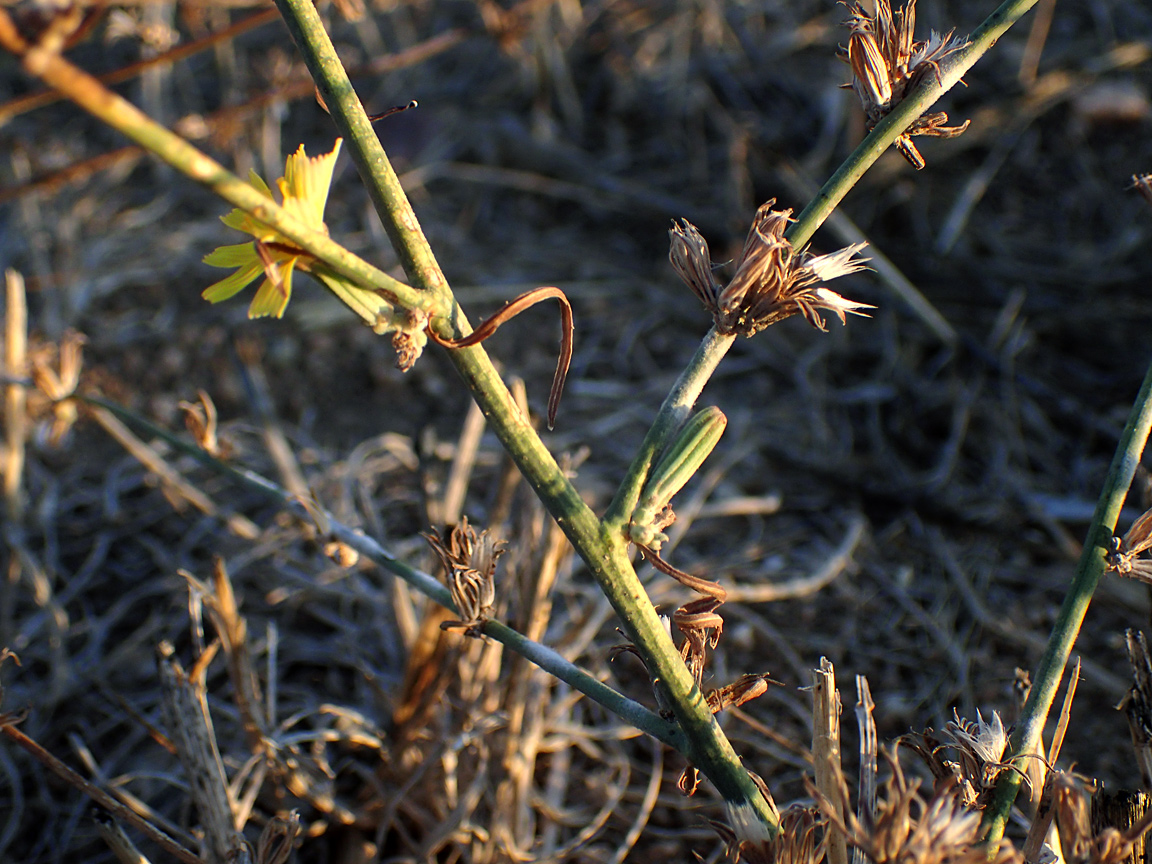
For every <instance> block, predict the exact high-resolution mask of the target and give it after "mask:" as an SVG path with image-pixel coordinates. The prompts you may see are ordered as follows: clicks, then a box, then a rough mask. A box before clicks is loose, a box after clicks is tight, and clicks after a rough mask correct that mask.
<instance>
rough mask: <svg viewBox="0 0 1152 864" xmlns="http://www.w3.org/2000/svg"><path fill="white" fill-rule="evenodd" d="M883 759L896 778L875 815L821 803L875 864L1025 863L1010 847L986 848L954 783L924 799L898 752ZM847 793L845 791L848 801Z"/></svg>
mask: <svg viewBox="0 0 1152 864" xmlns="http://www.w3.org/2000/svg"><path fill="white" fill-rule="evenodd" d="M884 759H885V761H886V762H887V763H888V765H889V768H890V769H891V775H890V776H889V778H888V780H887V782H886V783H885V784H884V787H883V790H882V792H883V794H882V795H881V796H880V797H879V799H878V801H877V803H876V809H875V812H874V813H872V814H871V815H867V814H866V815H865V816H864V817H863V818H857V817H856V816H855V815H853V813H852V811H851V808H850V807H847V806H845V807H835V806H832V804H831V803H830V802H828V801H826V800H824V799H820V807H821V809H822V810H823V811H824V815H825V816H826V817H827V818H828V820H829V821H830V822H831V823H832V825H834V826H835V827H836V828H837V829H838V830H840V831H841V832H843V833H844V835H845V837H846V838H847V839H848V842H849V843H851V844H852V845H853V846H855V847H857V848H858V849H860V850H861V851H862V852H863V853H864V854H865V855H867V856H868V858H870V859H871V860H872V862H873V864H984V862H992V864H1023V860H1024V859H1023V857H1022V856H1021V855H1020V853H1019V852H1017V851H1016V850H1015V849H1014V848H1013V847H1012V845H1011V844H1010V843H1007V842H1004V843H1002V844H1001V845H1000V846H999V848H998V849H996V850H990V849H989V848H988V847H987V846H986V845H985V844H984V843H983V836H982V833H981V831H980V814H979V813H978V812H976V811H974V810H971V809H969V808H968V807H966V806H965V805H964V804H963V802H962V801H961V800H960V797H959V796H958V795H957V794H956V786H955V783H952V782H947V783H944V784H942V785H940V786H938V787H937V789H936V790H935V792H934V794H933V795H932V797H931V798H930V799H928V800H925V799H924V797H923V796H922V795H921V794H920V781H919V780H912V781H909V780H907V779H906V778H905V776H904V771H903V769H902V768H901V766H900V762H899V760H898V759H897V755H896V751H895V750H893V751H891V752H889V751H885V752H884ZM847 794H848V791H847V788H846V787H845V788H843V791H842V795H843V796H844V801H845V802H847Z"/></svg>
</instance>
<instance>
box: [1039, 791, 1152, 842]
mask: <svg viewBox="0 0 1152 864" xmlns="http://www.w3.org/2000/svg"><path fill="white" fill-rule="evenodd" d="M1053 778H1054V779H1053V797H1054V799H1055V808H1056V822H1057V824H1058V825H1059V826H1060V844H1061V847H1062V849H1063V851H1064V860H1065V861H1066V862H1067V864H1123V862H1126V861H1128V860H1129V858H1130V857H1131V856H1132V851H1133V848H1134V846H1135V845H1136V843H1137V842H1139V841H1140V840H1141V838H1143V836H1144V834H1145V832H1147V831H1148V829H1149V827H1152V808H1145V812H1144V813H1143V815H1142V816H1141V818H1139V819H1138V820H1137V821H1136V822H1135V823H1134V824H1132V825H1130V826H1129V827H1127V828H1125V829H1124V830H1120V829H1117V828H1114V827H1112V826H1110V825H1109V826H1100V827H1098V826H1096V825H1094V824H1093V818H1092V811H1093V806H1092V798H1093V791H1090V790H1089V789H1087V788H1085V786H1084V785H1083V784H1082V783H1081V782H1080V781H1079V780H1077V779H1076V778H1075V777H1074V776H1072V775H1071V774H1068V773H1065V772H1063V771H1055V772H1053Z"/></svg>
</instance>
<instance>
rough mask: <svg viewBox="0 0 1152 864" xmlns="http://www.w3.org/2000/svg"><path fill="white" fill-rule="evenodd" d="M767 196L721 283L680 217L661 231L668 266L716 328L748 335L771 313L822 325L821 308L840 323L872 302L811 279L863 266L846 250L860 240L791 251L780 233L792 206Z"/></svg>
mask: <svg viewBox="0 0 1152 864" xmlns="http://www.w3.org/2000/svg"><path fill="white" fill-rule="evenodd" d="M775 203H776V199H775V198H773V199H771V200H770V201H768V202H767V203H765V204H763V205H761V207H760V209H759V210H757V211H756V218H755V219H754V220H753V221H752V227H751V229H750V230H749V231H748V237H747V239H746V240H745V241H744V250H743V252H742V253H741V254H740V260H739V261H738V262H737V264H736V273H735V275H734V276H733V277H732V279H731V281H729V282H728V284H727V286H725V287H723V288H721V287H720V285H719V283H717V281H716V278H715V277H714V276H713V274H712V270H713V267H712V256H711V253H710V252H709V250H708V244H707V243H706V242H705V240H704V238H703V237H702V236H701V234H700V232H699V231H698V230H697V229H696V226H695V225H693V224H692V223H691V222H689V221H688V220H687V219H682V220H681V223H680V224H679V225H677V224H673V226H672V228H671V230H670V231H669V232H668V235H669V237H670V239H671V248H670V249H669V250H668V259H669V260H670V261H671V262H672V268H673V269H674V270H675V271H676V274H677V275H678V276H679V277H680V278H681V279H683V280H684V282H685V283H687V285H688V287H689V288H691V289H692V290H693V291H694V292H695V293H696V296H697V297H699V298H700V301H701V302H702V303H703V304H704V306H705V308H706V309H708V311H709V312H711V313H712V319H713V321H714V322H715V324H716V329H717V330H719V331H720V332H721V333H725V334H731V333H737V334H740V335H742V336H752V335H753V334H755V333H758V332H759V331H761V330H763V329H764V328H765V327H768V326H769V325H771V324H775V323H776V322H777V321H783V320H784V319H785V318H790V317H792V316H793V315H796V314H801V315H803V316H804V317H805V319H807V321H808V323H810V324H811V325H812V326H813V327H815V328H816V329H818V330H821V331H823V330H827V325H826V324H825V322H824V318H823V316H822V315H821V314H820V312H821V311H822V310H826V311H829V312H831V313H833V314H834V315H835V316H836V317H837V318H839V319H840V323H841V324H843V323H845V320H846V319H845V313H852V314H853V315H865V314H866V313H864V312H862V311H861V310H863V309H873V308H875V307H873V306H869V305H868V304H867V303H857V302H855V301H853V300H847V299H845V298H844V297H841V296H840V295H839V294H837V293H836V292H835V291H831V290H829V289H828V288H825V287H823V286H822V285H819V284H818V283H820V282H827V281H829V280H832V279H836V278H838V277H840V276H847V275H848V274H850V273H856V272H857V271H859V270H862V269H864V261H866V260H867V259H858V258H853V256H854V255H856V253H857V252H859V251H860V250H861V249H863V248H864V247H865V246H866V245H867V244H866V243H853V244H852V245H851V246H846V247H844V248H843V249H840V250H839V251H837V252H832V253H829V254H827V255H811V254H809V253H808V252H807V250H801V251H797V250H795V249H793V248H792V244H791V243H790V242H789V241H788V239H787V238H786V237H785V236H784V231H785V229H786V228H787V227H788V223H789V222H790V221H791V216H792V211H791V209H788V210H773V209H772V205H773V204H775Z"/></svg>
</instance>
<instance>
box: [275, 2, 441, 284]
mask: <svg viewBox="0 0 1152 864" xmlns="http://www.w3.org/2000/svg"><path fill="white" fill-rule="evenodd" d="M276 5H277V7H278V8H279V9H280V14H281V15H282V16H283V17H284V23H285V24H287V25H288V32H289V33H291V34H292V40H293V41H294V42H295V43H296V44H297V45H298V46H299V47H300V51H301V53H302V54H303V55H304V62H305V63H306V64H307V66H308V71H309V73H311V75H312V80H313V81H315V82H316V86H317V87H318V88H319V90H320V95H321V96H323V97H324V104H325V105H327V106H328V111H329V112H330V113H331V115H332V119H333V121H334V122H335V123H336V128H337V129H339V130H340V134H341V135H343V136H344V137H345V138H347V139H348V140H349V141H350V142H351V144H352V146H351V148H350V152H351V155H352V161H353V162H355V163H356V170H357V171H359V172H360V176H361V177H362V178H363V179H364V183H365V185H366V186H367V188H368V195H369V196H370V197H371V198H372V204H373V206H374V207H375V208H376V212H377V213H379V214H380V218H381V220H382V221H383V223H384V230H385V231H387V232H388V237H389V239H390V240H391V241H392V247H393V248H394V249H395V250H396V254H397V255H399V256H400V263H401V264H402V265H403V267H404V272H405V273H407V274H408V278H409V279H411V280H412V284H413V285H415V286H416V287H418V288H420V289H422V290H425V291H432V292H438V293H439V292H444V293H446V292H448V282H447V280H446V279H445V278H444V273H443V272H442V271H441V269H440V265H439V264H437V263H436V256H435V255H433V254H432V247H431V246H429V245H428V240H427V238H425V236H424V232H423V231H422V230H421V228H420V222H419V221H418V220H417V219H416V212H415V211H414V210H413V209H412V205H411V203H409V201H408V196H407V195H405V194H404V189H403V187H402V186H401V185H400V178H398V177H397V176H396V172H395V171H394V170H392V163H391V162H390V161H389V160H388V155H387V154H386V153H385V152H384V148H383V147H382V146H381V145H380V139H379V138H378V137H376V131H375V130H374V129H373V128H372V121H371V120H369V119H368V114H367V112H366V111H365V110H364V106H363V105H362V104H361V103H360V97H359V96H357V95H356V91H355V90H354V89H353V88H352V82H351V81H350V80H349V79H348V73H347V71H345V69H344V64H343V63H341V62H340V58H339V57H338V56H337V54H336V49H335V47H333V45H332V40H331V39H329V38H328V32H327V31H326V30H325V29H324V22H323V21H321V20H320V15H319V14H318V13H317V12H316V7H315V5H314V3H313V2H312V0H276ZM399 122H403V120H402V119H400V120H399ZM385 214H387V215H385Z"/></svg>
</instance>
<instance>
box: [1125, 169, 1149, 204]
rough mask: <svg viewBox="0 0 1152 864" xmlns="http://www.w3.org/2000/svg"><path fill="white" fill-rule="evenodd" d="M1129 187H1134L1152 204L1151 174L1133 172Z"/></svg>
mask: <svg viewBox="0 0 1152 864" xmlns="http://www.w3.org/2000/svg"><path fill="white" fill-rule="evenodd" d="M1128 188H1129V189H1135V190H1136V191H1137V192H1139V193H1140V194H1141V195H1143V196H1144V200H1145V201H1147V202H1148V203H1149V204H1152V174H1133V175H1132V185H1131V186H1129V187H1128Z"/></svg>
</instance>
